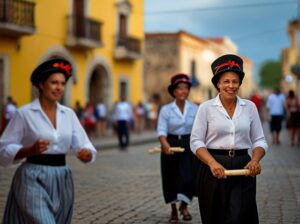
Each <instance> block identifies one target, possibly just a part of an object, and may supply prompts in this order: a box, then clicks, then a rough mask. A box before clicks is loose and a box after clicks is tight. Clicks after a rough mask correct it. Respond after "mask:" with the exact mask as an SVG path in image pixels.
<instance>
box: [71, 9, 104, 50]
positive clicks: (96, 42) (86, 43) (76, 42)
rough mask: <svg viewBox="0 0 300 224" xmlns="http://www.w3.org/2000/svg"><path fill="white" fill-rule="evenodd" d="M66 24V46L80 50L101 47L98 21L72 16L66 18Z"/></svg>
mask: <svg viewBox="0 0 300 224" xmlns="http://www.w3.org/2000/svg"><path fill="white" fill-rule="evenodd" d="M67 22H68V32H67V40H66V45H67V46H69V47H74V48H80V49H92V48H98V47H102V41H101V23H100V22H99V21H96V20H93V19H90V18H84V17H77V16H74V15H72V16H68V17H67Z"/></svg>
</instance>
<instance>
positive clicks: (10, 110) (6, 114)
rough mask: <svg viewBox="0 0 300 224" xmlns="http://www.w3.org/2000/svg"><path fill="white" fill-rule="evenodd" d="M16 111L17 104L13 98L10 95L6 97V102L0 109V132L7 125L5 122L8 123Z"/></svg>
mask: <svg viewBox="0 0 300 224" xmlns="http://www.w3.org/2000/svg"><path fill="white" fill-rule="evenodd" d="M16 111H17V104H16V102H15V101H14V100H13V98H12V97H11V96H8V97H7V102H6V104H5V105H4V107H3V111H2V113H3V114H2V122H1V124H2V126H1V130H0V134H1V133H2V132H3V131H4V129H5V127H6V126H7V124H8V123H9V121H10V120H11V119H12V118H13V116H14V114H15V113H16Z"/></svg>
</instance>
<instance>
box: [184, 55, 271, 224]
mask: <svg viewBox="0 0 300 224" xmlns="http://www.w3.org/2000/svg"><path fill="white" fill-rule="evenodd" d="M211 68H212V72H213V77H212V80H211V81H212V83H213V85H214V86H215V88H216V89H217V90H218V92H219V94H218V95H217V96H216V97H215V98H214V99H211V100H208V101H205V102H203V103H201V104H200V106H199V109H198V112H197V115H196V118H195V121H194V125H193V129H192V133H191V142H190V144H191V149H192V151H193V152H194V154H195V155H196V156H197V157H198V158H199V160H200V161H201V165H200V169H199V173H198V181H197V182H198V201H199V208H200V214H201V220H202V223H203V224H227V223H228V224H229V223H230V224H257V223H259V221H258V212H257V205H256V178H255V177H256V175H258V174H260V172H261V166H260V160H261V159H262V158H263V156H264V155H265V152H266V150H267V149H268V145H267V143H266V140H265V137H264V133H263V129H262V125H261V121H260V118H259V115H258V112H257V109H256V106H255V104H254V103H253V102H251V101H250V100H245V99H241V98H240V97H238V95H237V94H238V91H239V89H240V86H241V84H242V81H243V78H244V75H245V74H244V71H243V60H242V59H241V58H240V57H238V56H237V55H231V54H228V55H223V56H221V57H219V58H217V59H216V60H215V61H214V62H213V63H212V65H211ZM227 169H248V170H249V172H250V174H249V176H235V177H227V176H226V175H225V170H227Z"/></svg>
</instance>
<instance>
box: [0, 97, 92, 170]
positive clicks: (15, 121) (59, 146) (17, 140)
mask: <svg viewBox="0 0 300 224" xmlns="http://www.w3.org/2000/svg"><path fill="white" fill-rule="evenodd" d="M38 139H42V140H48V141H50V144H49V146H48V149H47V150H46V151H45V152H44V154H66V153H67V152H68V151H69V150H70V149H72V150H73V151H75V153H76V152H77V151H78V150H80V149H82V148H87V149H90V150H91V151H92V160H91V162H93V161H94V160H95V158H96V152H97V151H96V149H95V148H94V146H93V145H92V143H91V141H90V140H89V138H88V136H87V134H86V132H85V131H84V129H83V127H82V126H81V124H80V122H79V120H78V118H77V116H76V114H75V112H74V111H73V110H72V109H70V108H68V107H65V106H63V105H60V104H59V103H57V110H56V129H55V128H54V127H53V125H52V123H51V122H50V120H49V119H48V117H47V116H46V114H45V113H44V112H43V110H42V108H41V105H40V102H39V100H38V99H36V100H34V101H33V102H32V103H30V104H27V105H25V106H23V107H21V108H20V109H18V110H17V112H16V113H15V115H14V117H13V118H12V120H11V121H10V122H9V123H8V126H7V127H6V129H5V131H4V133H3V134H2V136H1V138H0V164H1V165H3V166H7V165H11V164H13V163H20V162H21V161H22V160H19V161H15V160H14V158H15V156H16V154H17V152H18V151H19V150H20V149H21V148H22V147H25V146H31V145H33V144H34V143H35V142H36V141H37V140H38Z"/></svg>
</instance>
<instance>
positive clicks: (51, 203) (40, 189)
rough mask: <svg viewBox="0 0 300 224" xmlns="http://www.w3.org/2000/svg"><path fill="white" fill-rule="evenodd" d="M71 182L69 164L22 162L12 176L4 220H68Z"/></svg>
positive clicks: (15, 223)
mask: <svg viewBox="0 0 300 224" xmlns="http://www.w3.org/2000/svg"><path fill="white" fill-rule="evenodd" d="M73 204H74V184H73V177H72V173H71V170H70V168H69V167H68V166H45V165H35V164H30V163H23V164H22V165H21V166H20V167H18V169H17V170H16V173H15V175H14V177H13V180H12V184H11V188H10V192H9V195H8V199H7V202H6V207H5V212H4V215H3V220H2V223H3V224H25V223H26V224H31V223H32V224H56V223H63V224H67V223H71V218H72V211H73Z"/></svg>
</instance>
